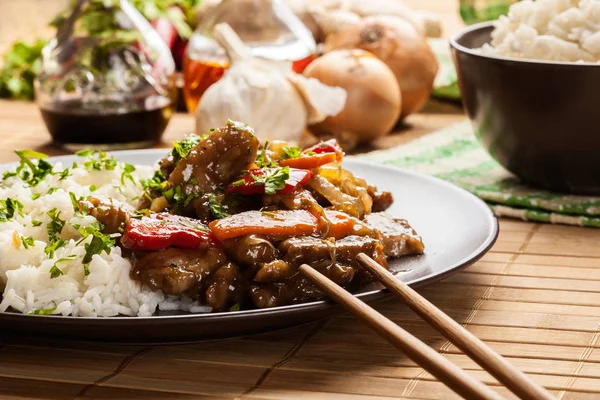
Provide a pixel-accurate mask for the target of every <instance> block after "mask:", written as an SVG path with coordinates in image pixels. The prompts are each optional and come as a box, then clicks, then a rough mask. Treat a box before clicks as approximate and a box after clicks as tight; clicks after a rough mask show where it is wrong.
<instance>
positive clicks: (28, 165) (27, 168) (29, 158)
mask: <svg viewBox="0 0 600 400" xmlns="http://www.w3.org/2000/svg"><path fill="white" fill-rule="evenodd" d="M15 154H16V155H18V156H19V158H20V159H21V161H20V162H19V166H18V167H17V169H16V170H15V171H14V172H13V171H8V172H5V173H4V175H3V179H7V178H9V177H11V176H18V177H19V178H21V179H22V180H23V181H24V182H27V183H28V184H29V186H37V184H38V183H40V182H41V181H42V180H43V179H44V178H45V177H46V176H47V175H49V174H52V164H50V163H49V162H48V161H45V160H44V158H46V157H48V156H47V155H46V154H43V153H38V152H37V151H33V150H15ZM34 159H37V163H35V162H33V160H34Z"/></svg>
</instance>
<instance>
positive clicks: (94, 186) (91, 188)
mask: <svg viewBox="0 0 600 400" xmlns="http://www.w3.org/2000/svg"><path fill="white" fill-rule="evenodd" d="M96 190H98V186H96V185H90V192H95V191H96Z"/></svg>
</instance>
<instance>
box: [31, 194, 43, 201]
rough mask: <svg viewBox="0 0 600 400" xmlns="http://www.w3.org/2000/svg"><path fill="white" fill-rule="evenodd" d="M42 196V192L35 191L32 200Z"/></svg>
mask: <svg viewBox="0 0 600 400" xmlns="http://www.w3.org/2000/svg"><path fill="white" fill-rule="evenodd" d="M40 196H41V194H40V193H34V194H32V195H31V200H37V199H39V198H40Z"/></svg>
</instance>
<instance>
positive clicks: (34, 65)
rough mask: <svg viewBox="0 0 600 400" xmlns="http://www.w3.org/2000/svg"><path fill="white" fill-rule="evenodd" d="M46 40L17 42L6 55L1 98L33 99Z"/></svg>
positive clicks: (0, 75)
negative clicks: (34, 85)
mask: <svg viewBox="0 0 600 400" xmlns="http://www.w3.org/2000/svg"><path fill="white" fill-rule="evenodd" d="M45 45H46V41H45V40H41V39H40V40H37V41H36V42H34V43H32V44H28V43H25V42H22V41H18V42H15V43H14V44H13V46H12V48H11V49H10V50H9V51H8V52H7V53H6V54H5V55H4V62H3V63H0V64H2V65H3V67H2V69H0V98H10V99H20V100H33V92H34V90H33V81H34V80H35V76H36V75H37V74H38V73H39V71H40V67H41V61H40V57H41V55H42V48H43V47H44V46H45Z"/></svg>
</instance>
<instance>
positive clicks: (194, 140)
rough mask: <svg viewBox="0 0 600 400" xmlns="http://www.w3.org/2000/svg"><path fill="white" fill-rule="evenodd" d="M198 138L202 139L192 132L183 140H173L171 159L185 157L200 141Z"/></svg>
mask: <svg viewBox="0 0 600 400" xmlns="http://www.w3.org/2000/svg"><path fill="white" fill-rule="evenodd" d="M200 140H202V138H201V137H200V136H198V135H195V134H193V133H192V134H190V135H188V136H186V138H185V139H183V140H180V141H178V142H173V150H171V156H172V157H173V160H174V161H175V162H178V161H179V160H181V159H184V158H186V157H187V156H188V154H190V151H192V149H193V148H194V147H195V146H196V145H197V144H198V143H200Z"/></svg>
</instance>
